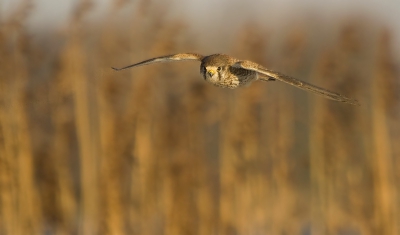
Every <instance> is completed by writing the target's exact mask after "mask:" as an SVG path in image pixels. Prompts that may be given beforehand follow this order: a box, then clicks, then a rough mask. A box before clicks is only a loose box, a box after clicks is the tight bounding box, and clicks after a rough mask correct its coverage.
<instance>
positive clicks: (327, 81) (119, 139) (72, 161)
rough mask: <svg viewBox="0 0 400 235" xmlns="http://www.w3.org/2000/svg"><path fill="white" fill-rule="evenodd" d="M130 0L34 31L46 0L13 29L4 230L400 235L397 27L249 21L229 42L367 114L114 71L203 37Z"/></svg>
mask: <svg viewBox="0 0 400 235" xmlns="http://www.w3.org/2000/svg"><path fill="white" fill-rule="evenodd" d="M28 3H29V2H28ZM115 3H116V4H115V5H113V8H112V9H110V11H109V14H108V15H107V17H106V19H105V20H103V21H101V22H97V23H93V22H90V21H87V20H85V15H87V14H88V13H90V11H91V6H92V5H91V2H85V1H83V2H82V3H81V5H79V6H78V7H77V8H76V11H74V13H73V15H72V17H71V20H70V23H69V24H67V26H66V27H65V28H62V29H61V30H60V29H57V30H54V31H45V32H40V33H38V32H32V31H30V30H29V28H28V27H27V24H26V23H27V17H28V16H29V12H30V11H31V5H30V4H25V5H22V6H21V7H20V8H18V10H17V11H16V12H15V13H14V14H12V15H11V16H10V17H8V18H5V19H3V21H2V22H0V24H1V27H0V234H4V235H9V234H10V235H11V234H12V235H18V234H141V235H146V234H199V235H200V234H204V235H210V234H221V235H222V234H227V235H228V234H229V235H230V234H301V235H303V234H304V235H305V234H339V235H341V234H363V235H364V234H365V235H372V234H388V235H389V234H393V235H396V234H400V224H399V221H400V214H399V213H400V200H399V198H400V197H399V194H400V148H399V145H398V144H397V143H398V142H400V124H399V121H398V120H399V95H398V94H400V93H399V92H400V90H399V72H398V71H399V64H398V61H396V59H395V58H396V57H395V56H398V55H394V54H393V50H392V44H393V43H394V42H393V39H392V34H391V31H390V29H388V28H385V27H383V26H381V25H378V24H374V23H373V22H372V21H371V20H368V18H363V17H359V18H348V19H346V20H342V21H337V22H333V23H331V25H325V24H324V23H316V22H313V23H312V24H306V23H304V24H302V23H299V24H296V25H293V26H286V27H282V28H279V30H278V29H277V28H273V26H271V25H268V24H266V23H265V24H261V23H259V22H254V21H249V22H247V23H244V24H243V25H241V26H238V27H237V29H236V30H235V31H234V32H235V33H234V34H233V35H232V37H231V38H230V39H227V38H226V37H223V38H221V39H220V40H221V41H217V42H215V45H221V44H224V46H225V48H227V49H226V51H225V53H229V54H231V55H234V56H236V57H239V58H244V59H251V60H254V61H257V62H259V63H261V64H264V65H266V66H268V67H271V68H273V69H275V70H280V71H282V72H284V73H287V74H290V75H293V76H295V77H299V78H301V79H304V80H307V81H309V82H312V83H315V84H319V85H320V86H323V87H327V88H329V89H331V90H334V91H338V92H341V93H344V94H346V95H348V96H351V97H355V98H357V99H358V100H359V101H360V103H361V106H360V107H353V106H350V105H345V104H341V103H337V102H333V101H330V100H325V99H323V98H321V97H318V96H314V95H312V94H307V93H306V92H304V91H301V90H297V89H295V88H292V87H289V86H287V85H285V84H281V83H278V82H269V83H262V82H255V83H253V84H252V85H251V86H249V87H246V88H242V89H237V90H225V89H221V88H216V87H213V86H211V85H209V84H206V83H205V82H204V81H203V80H202V79H201V77H200V75H199V74H198V64H197V63H191V62H187V63H186V62H183V63H176V64H160V65H154V66H152V67H150V66H149V67H147V68H144V67H143V68H137V69H134V70H126V71H123V72H114V71H112V70H111V69H110V67H111V66H116V65H125V64H127V63H130V62H135V61H140V60H142V59H146V58H149V57H153V56H158V55H164V54H171V53H177V52H185V51H188V52H190V51H194V52H199V53H203V51H202V48H200V47H199V46H198V45H200V44H201V43H202V42H201V40H203V39H204V38H201V37H200V38H197V37H196V36H195V35H196V34H195V33H194V32H193V29H190V28H189V27H188V24H187V23H185V21H184V19H176V18H171V17H168V14H167V12H168V7H167V6H166V4H164V5H163V3H160V2H156V3H150V2H148V1H139V2H138V3H136V7H133V8H127V9H124V10H123V9H122V8H123V7H125V6H126V2H124V1H116V2H115ZM160 5H161V6H160ZM224 40H225V41H224ZM210 43H211V42H210ZM203 44H204V42H203ZM211 50H212V51H213V52H220V51H218V47H217V46H215V47H214V46H212V45H210V46H209V48H206V49H204V51H211ZM205 53H206V52H205Z"/></svg>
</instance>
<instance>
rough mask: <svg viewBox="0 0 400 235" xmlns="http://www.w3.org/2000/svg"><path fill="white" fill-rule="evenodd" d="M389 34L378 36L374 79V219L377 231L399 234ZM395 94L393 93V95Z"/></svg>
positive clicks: (392, 77)
mask: <svg viewBox="0 0 400 235" xmlns="http://www.w3.org/2000/svg"><path fill="white" fill-rule="evenodd" d="M388 38H389V35H388V34H387V32H383V33H381V34H380V35H379V38H378V48H377V56H376V58H377V68H376V71H375V73H374V80H373V83H372V105H373V110H372V136H373V143H374V146H373V155H372V157H373V164H374V165H373V166H374V167H373V170H374V173H375V177H374V184H375V189H374V192H375V202H374V204H375V213H376V214H375V215H376V217H375V219H376V222H377V225H378V232H379V233H381V234H399V224H398V222H399V221H400V218H399V214H398V208H399V204H398V200H397V199H396V198H397V197H396V195H398V194H399V192H397V188H398V187H396V185H398V184H396V180H395V178H394V171H395V169H394V168H393V163H394V159H393V158H394V155H393V153H392V147H391V144H392V143H393V144H394V142H392V141H391V138H390V131H389V128H390V127H389V126H388V116H387V113H388V112H389V110H388V109H387V107H388V106H387V104H388V103H389V102H390V101H391V100H393V94H390V92H388V90H390V89H386V88H388V87H390V85H389V84H390V83H391V82H392V80H394V76H393V75H394V72H393V70H391V68H390V67H388V66H387V65H388V64H387V63H388V61H390V59H389V58H388V57H390V55H389V51H390V49H389V40H388ZM390 96H392V97H390Z"/></svg>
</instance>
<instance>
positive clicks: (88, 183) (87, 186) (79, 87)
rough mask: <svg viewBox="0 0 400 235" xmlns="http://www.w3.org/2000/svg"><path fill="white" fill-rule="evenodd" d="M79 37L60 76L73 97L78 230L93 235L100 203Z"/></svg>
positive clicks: (67, 51)
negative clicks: (76, 161)
mask: <svg viewBox="0 0 400 235" xmlns="http://www.w3.org/2000/svg"><path fill="white" fill-rule="evenodd" d="M79 36H80V35H79V34H78V33H76V32H75V33H74V34H73V36H71V37H72V38H71V39H70V42H69V44H68V45H67V47H66V48H65V49H64V51H63V56H62V59H61V60H62V61H61V63H62V65H63V66H64V68H65V70H64V71H63V73H62V74H61V76H63V77H65V78H63V79H62V80H64V79H69V80H72V81H71V86H72V92H73V96H74V108H75V111H74V114H75V120H76V132H77V141H78V148H79V160H80V176H81V179H80V187H81V195H80V197H81V202H80V203H81V205H80V206H81V211H80V215H79V216H80V217H81V218H82V219H81V221H80V224H79V230H80V233H82V234H95V233H97V231H98V228H99V221H98V220H99V214H98V211H99V204H98V200H99V198H98V195H99V193H98V192H99V191H98V187H99V185H98V168H97V164H96V162H97V158H98V153H97V151H96V149H97V145H96V138H95V137H94V136H93V134H92V133H93V129H92V128H93V125H92V123H93V122H92V121H91V117H92V116H91V114H90V110H91V109H90V106H89V102H90V97H88V85H87V79H88V78H87V75H86V69H85V64H86V61H85V60H86V58H85V56H84V48H82V41H81V40H80V37H79Z"/></svg>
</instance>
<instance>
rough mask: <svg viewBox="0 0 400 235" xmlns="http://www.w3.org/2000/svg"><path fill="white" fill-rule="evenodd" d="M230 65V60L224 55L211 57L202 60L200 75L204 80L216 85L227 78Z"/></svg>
mask: <svg viewBox="0 0 400 235" xmlns="http://www.w3.org/2000/svg"><path fill="white" fill-rule="evenodd" d="M230 64H231V63H230V58H229V57H228V56H226V55H221V54H216V55H211V56H208V57H205V58H204V59H203V60H202V63H201V65H200V73H201V74H202V75H203V78H204V80H206V81H208V82H211V83H218V82H220V81H222V80H223V79H224V78H225V77H227V75H228V73H229V67H230Z"/></svg>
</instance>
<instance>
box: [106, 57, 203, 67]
mask: <svg viewBox="0 0 400 235" xmlns="http://www.w3.org/2000/svg"><path fill="white" fill-rule="evenodd" d="M201 59H203V56H202V55H199V54H195V53H180V54H174V55H167V56H161V57H156V58H152V59H148V60H145V61H142V62H139V63H136V64H131V65H128V66H125V67H122V68H114V67H111V68H112V69H114V70H116V71H119V70H123V69H127V68H132V67H136V66H142V65H147V64H152V63H163V62H169V61H179V60H198V61H201Z"/></svg>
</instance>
